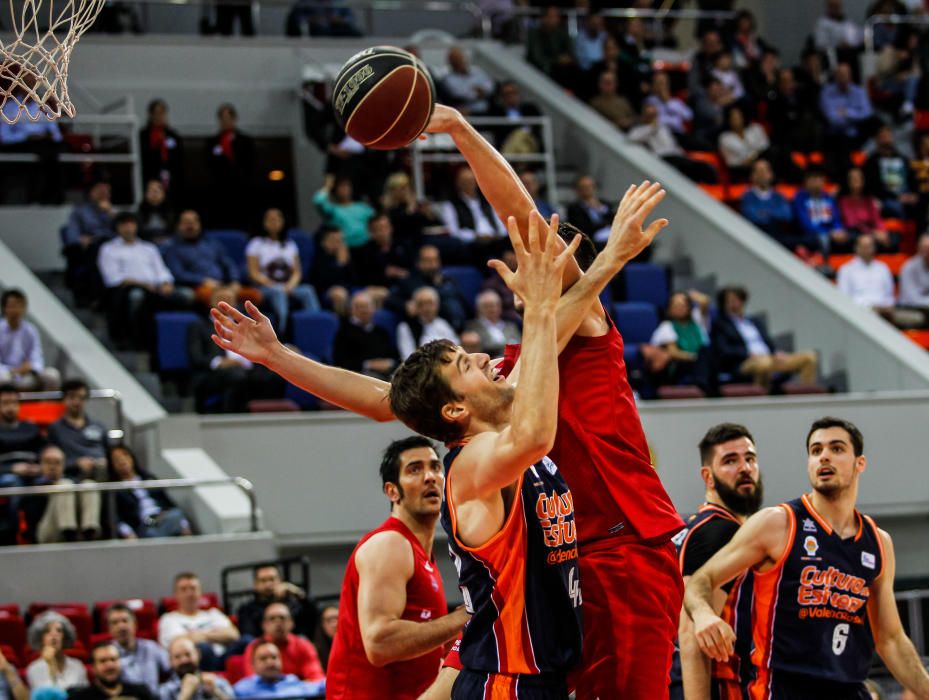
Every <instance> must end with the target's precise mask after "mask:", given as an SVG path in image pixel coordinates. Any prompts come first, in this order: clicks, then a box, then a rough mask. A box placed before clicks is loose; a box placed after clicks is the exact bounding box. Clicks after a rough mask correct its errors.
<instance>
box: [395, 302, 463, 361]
mask: <svg viewBox="0 0 929 700" xmlns="http://www.w3.org/2000/svg"><path fill="white" fill-rule="evenodd" d="M412 301H413V313H412V314H410V318H409V320H408V321H401V322H400V325H399V326H398V327H397V348H398V349H399V351H400V358H401V359H403V360H405V359H406V358H408V357H409V356H410V355H412V354H413V351H414V350H416V348H419V347H422V346H423V345H425V344H426V343H428V342H430V341H433V340H440V339H442V338H447V339H448V340H451V341H452V342H454V343H455V344H456V345H457V344H458V342H459V339H458V334H457V333H455V331H454V329H453V328H452V327H451V326H450V325H449V323H448V321H446V320H445V319H444V318H441V317H440V316H439V293H438V292H437V291H436V290H435V289H434V288H432V287H420V288H419V289H417V290H416V291H415V292H414V293H413V300H412Z"/></svg>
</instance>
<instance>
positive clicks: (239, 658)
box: [226, 654, 246, 685]
mask: <svg viewBox="0 0 929 700" xmlns="http://www.w3.org/2000/svg"><path fill="white" fill-rule="evenodd" d="M245 676H246V673H245V655H244V654H236V655H235V656H229V657H227V658H226V680H227V681H229V684H230V685H235V684H236V683H238V682H239V681H240V680H242V679H243V678H245Z"/></svg>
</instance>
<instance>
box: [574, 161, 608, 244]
mask: <svg viewBox="0 0 929 700" xmlns="http://www.w3.org/2000/svg"><path fill="white" fill-rule="evenodd" d="M574 196H575V199H574V201H573V202H571V203H570V204H569V205H568V211H567V214H568V216H567V220H568V221H570V222H571V223H572V224H573V225H574V226H577V227H578V228H579V229H580V230H581V231H583V232H584V233H586V234H587V235H588V236H590V237H591V238H593V239H594V240H595V241H605V240H606V238H607V237H608V236H609V235H610V224H612V223H613V214H614V213H615V212H616V207H615V205H613V204H610V203H608V202H604V201H602V200H601V199H600V195H599V193H598V192H597V182H596V180H594V179H593V177H591V176H590V175H581V176H579V177H578V178H577V179H576V180H575V181H574Z"/></svg>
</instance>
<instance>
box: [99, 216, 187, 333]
mask: <svg viewBox="0 0 929 700" xmlns="http://www.w3.org/2000/svg"><path fill="white" fill-rule="evenodd" d="M114 225H115V227H116V237H115V238H113V239H111V240H109V241H107V242H106V243H104V244H103V245H102V246H100V254H99V256H98V257H97V266H98V267H99V268H100V277H101V278H102V279H103V286H104V287H106V290H107V294H106V306H107V320H108V322H109V323H108V325H109V333H110V338H112V339H113V340H114V341H115V342H117V343H120V342H125V341H127V340H128V341H129V342H130V343H131V344H132V345H133V346H134V347H136V348H139V349H148V350H152V349H154V346H155V330H154V326H155V321H154V318H155V314H156V313H157V312H158V311H164V310H166V309H169V308H174V307H178V306H182V305H184V304H185V303H186V302H187V297H186V295H184V294H183V293H181V292H177V291H175V289H174V276H173V275H172V274H171V271H170V270H168V266H167V265H165V262H164V260H163V259H162V257H161V253H160V252H159V250H158V248H157V247H156V246H155V244H154V243H149V242H148V241H143V240H140V239H139V236H138V232H139V224H138V220H137V219H136V216H135V214H132V213H129V212H121V213H119V214H117V215H116V219H115V220H114Z"/></svg>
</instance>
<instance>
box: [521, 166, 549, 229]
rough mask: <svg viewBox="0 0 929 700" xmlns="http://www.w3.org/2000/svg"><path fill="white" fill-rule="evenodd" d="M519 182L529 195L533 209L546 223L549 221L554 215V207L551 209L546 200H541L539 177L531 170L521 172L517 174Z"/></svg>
mask: <svg viewBox="0 0 929 700" xmlns="http://www.w3.org/2000/svg"><path fill="white" fill-rule="evenodd" d="M519 180H520V182H522V183H523V187H525V188H526V192H528V193H529V196H530V197H532V202H533V203H534V204H535V208H536V209H538V210H539V213H540V214H541V215H542V216H543V217H544V218H545V220H546V221H548V220H549V219H551V218H552V214H554V213H555V207H553V206H552V205H551V203H550V202H549V201H548V200H545V199H542V195H541V192H540V187H539V176H538V175H536V174H535V172H534V171H532V170H523V171H522V172H521V173H520V174H519Z"/></svg>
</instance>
